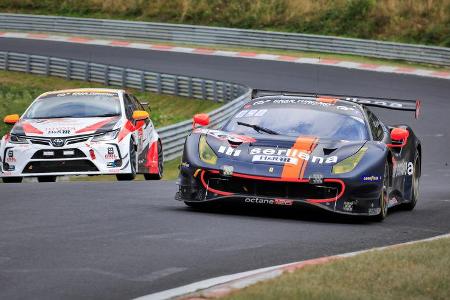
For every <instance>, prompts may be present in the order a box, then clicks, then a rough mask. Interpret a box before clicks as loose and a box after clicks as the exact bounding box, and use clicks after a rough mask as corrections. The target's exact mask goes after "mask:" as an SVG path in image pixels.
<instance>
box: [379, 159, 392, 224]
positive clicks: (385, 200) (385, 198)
mask: <svg viewBox="0 0 450 300" xmlns="http://www.w3.org/2000/svg"><path fill="white" fill-rule="evenodd" d="M389 178H390V169H389V164H388V163H387V162H386V163H385V165H384V177H383V187H382V189H381V194H380V209H381V211H380V213H379V214H378V215H376V216H375V220H376V221H378V222H381V221H383V220H384V219H385V218H386V216H387V212H388V204H389Z"/></svg>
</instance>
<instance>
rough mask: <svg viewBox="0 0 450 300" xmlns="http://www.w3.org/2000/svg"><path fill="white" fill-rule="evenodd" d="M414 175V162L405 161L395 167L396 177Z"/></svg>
mask: <svg viewBox="0 0 450 300" xmlns="http://www.w3.org/2000/svg"><path fill="white" fill-rule="evenodd" d="M413 173H414V164H413V163H412V162H406V161H403V162H401V163H397V164H396V165H395V167H394V177H397V176H405V175H408V176H411V175H412V174H413Z"/></svg>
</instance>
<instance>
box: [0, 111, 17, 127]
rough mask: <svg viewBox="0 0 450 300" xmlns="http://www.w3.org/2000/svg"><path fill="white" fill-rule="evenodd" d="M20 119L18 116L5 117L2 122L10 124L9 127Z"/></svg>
mask: <svg viewBox="0 0 450 300" xmlns="http://www.w3.org/2000/svg"><path fill="white" fill-rule="evenodd" d="M19 119H20V116H19V115H17V114H15V115H7V116H6V117H5V118H4V119H3V122H5V123H6V124H10V125H14V124H16V123H17V122H18V121H19Z"/></svg>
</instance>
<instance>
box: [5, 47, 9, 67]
mask: <svg viewBox="0 0 450 300" xmlns="http://www.w3.org/2000/svg"><path fill="white" fill-rule="evenodd" d="M8 70H9V52H5V71H8Z"/></svg>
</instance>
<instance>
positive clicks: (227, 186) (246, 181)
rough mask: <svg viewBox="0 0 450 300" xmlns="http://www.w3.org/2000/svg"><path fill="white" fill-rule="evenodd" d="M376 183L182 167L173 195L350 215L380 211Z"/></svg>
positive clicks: (178, 198) (205, 200)
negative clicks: (316, 179) (308, 206)
mask: <svg viewBox="0 0 450 300" xmlns="http://www.w3.org/2000/svg"><path fill="white" fill-rule="evenodd" d="M380 188H381V187H380V186H379V184H374V183H372V184H363V183H360V182H355V180H352V179H345V178H325V179H323V180H322V181H321V182H320V183H317V182H314V181H310V180H309V179H281V178H273V177H261V176H254V175H248V174H239V173H234V174H233V175H231V176H224V175H223V174H222V173H221V172H220V171H218V170H205V169H197V170H195V171H194V172H192V171H191V170H187V169H184V170H183V168H182V169H181V172H180V178H179V191H178V193H177V196H176V199H177V200H180V201H186V202H209V201H224V202H236V201H237V202H241V203H249V204H255V205H265V206H295V205H304V204H308V205H313V206H316V207H320V208H323V209H326V210H328V211H332V212H336V213H342V214H351V215H369V216H370V215H377V214H379V213H380V211H381V210H380V203H379V195H380Z"/></svg>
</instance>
